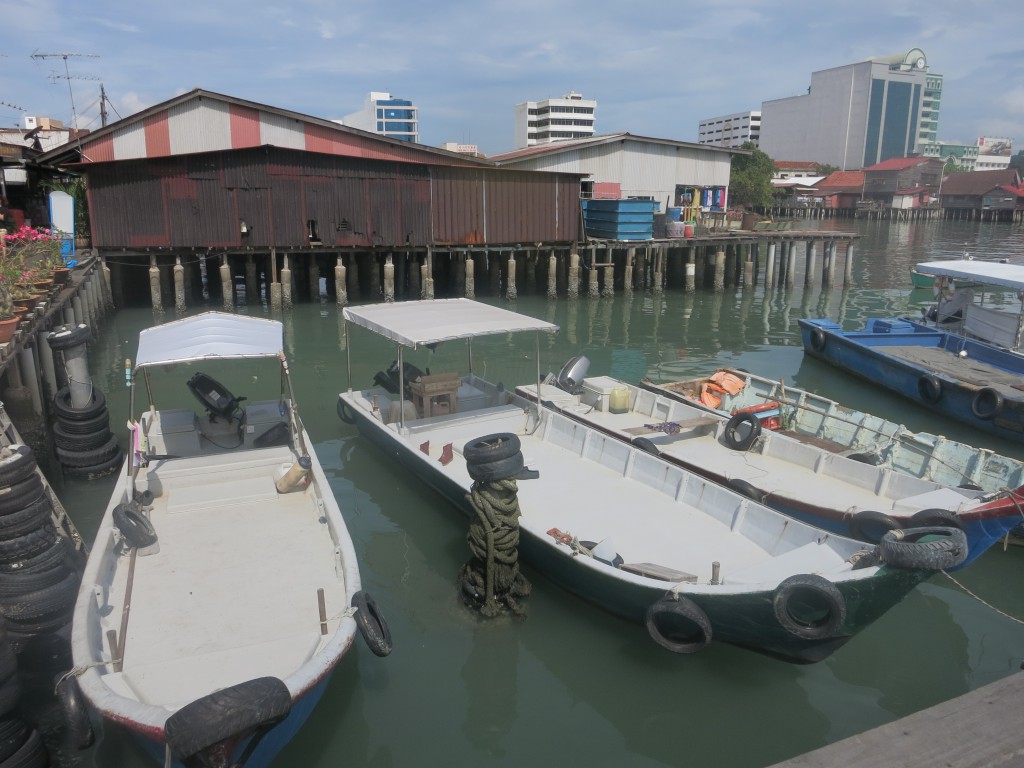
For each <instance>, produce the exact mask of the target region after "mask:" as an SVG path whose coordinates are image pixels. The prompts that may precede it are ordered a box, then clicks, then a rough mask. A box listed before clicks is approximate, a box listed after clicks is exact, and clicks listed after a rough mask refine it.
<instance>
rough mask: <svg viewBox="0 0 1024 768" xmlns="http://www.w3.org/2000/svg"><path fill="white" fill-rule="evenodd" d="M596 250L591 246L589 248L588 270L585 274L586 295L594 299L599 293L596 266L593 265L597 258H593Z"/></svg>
mask: <svg viewBox="0 0 1024 768" xmlns="http://www.w3.org/2000/svg"><path fill="white" fill-rule="evenodd" d="M596 253H597V250H596V249H595V248H593V247H591V249H590V272H589V273H588V274H587V296H589V297H590V298H592V299H596V298H598V297H599V296H600V295H601V292H600V291H599V290H598V286H597V267H595V266H594V264H595V262H596V261H597V259H596V258H595V256H596Z"/></svg>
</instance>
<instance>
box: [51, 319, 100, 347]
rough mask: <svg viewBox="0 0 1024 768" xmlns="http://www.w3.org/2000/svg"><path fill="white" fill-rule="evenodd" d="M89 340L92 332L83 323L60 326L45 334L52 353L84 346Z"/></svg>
mask: <svg viewBox="0 0 1024 768" xmlns="http://www.w3.org/2000/svg"><path fill="white" fill-rule="evenodd" d="M91 340H92V331H90V330H89V326H88V325H85V324H83V323H79V324H78V325H61V326H58V327H57V328H54V329H53V330H52V331H50V332H49V333H48V334H46V342H47V344H49V345H50V349H52V350H53V351H54V352H58V351H60V350H64V349H71V348H72V347H77V346H78V345H79V344H86V343H88V342H89V341H91Z"/></svg>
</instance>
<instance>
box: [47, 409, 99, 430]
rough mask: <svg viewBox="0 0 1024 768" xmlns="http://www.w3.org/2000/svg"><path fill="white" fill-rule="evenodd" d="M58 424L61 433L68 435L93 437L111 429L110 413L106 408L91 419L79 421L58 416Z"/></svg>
mask: <svg viewBox="0 0 1024 768" xmlns="http://www.w3.org/2000/svg"><path fill="white" fill-rule="evenodd" d="M56 424H59V425H60V427H61V431H62V432H64V434H66V435H80V436H81V435H92V434H95V433H96V432H100V431H102V430H104V429H106V430H109V429H110V412H109V411H108V410H107V409H106V408H104V409H103V410H102V411H100V412H99V413H97V414H96V415H95V416H93V417H91V418H88V419H78V420H75V419H66V418H61V417H60V416H58V417H57V421H56Z"/></svg>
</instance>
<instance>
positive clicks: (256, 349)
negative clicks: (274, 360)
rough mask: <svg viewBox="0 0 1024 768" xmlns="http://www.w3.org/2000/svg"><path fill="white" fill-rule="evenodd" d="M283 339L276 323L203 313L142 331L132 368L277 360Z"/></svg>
mask: <svg viewBox="0 0 1024 768" xmlns="http://www.w3.org/2000/svg"><path fill="white" fill-rule="evenodd" d="M283 339H284V333H283V327H282V325H281V323H279V322H277V321H276V320H263V319H261V318H255V317H245V316H243V315H229V314H227V313H224V312H204V313H203V314H201V315H196V316H195V317H186V318H184V319H183V320H175V321H174V322H171V323H165V324H163V325H158V326H156V327H154V328H147V329H146V330H144V331H142V333H140V334H139V351H138V354H137V356H136V360H135V367H136V368H142V367H144V366H147V365H168V364H171V363H181V362H186V361H193V360H209V359H214V358H220V359H237V358H243V357H277V356H278V355H280V354H281V350H282V349H283V348H284V346H283Z"/></svg>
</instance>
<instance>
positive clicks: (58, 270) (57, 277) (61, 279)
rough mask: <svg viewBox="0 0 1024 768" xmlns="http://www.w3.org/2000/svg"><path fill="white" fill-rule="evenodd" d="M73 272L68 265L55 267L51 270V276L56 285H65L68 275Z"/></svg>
mask: <svg viewBox="0 0 1024 768" xmlns="http://www.w3.org/2000/svg"><path fill="white" fill-rule="evenodd" d="M70 274H71V270H70V269H68V268H67V267H55V268H54V269H53V271H51V272H50V276H51V277H52V278H53V284H54V285H64V283H66V282H67V281H68V275H70Z"/></svg>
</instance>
